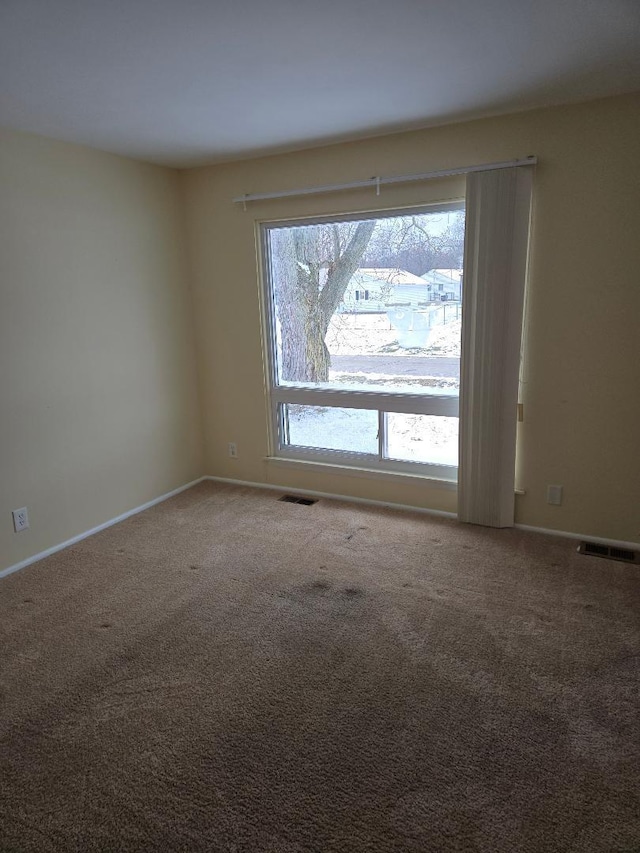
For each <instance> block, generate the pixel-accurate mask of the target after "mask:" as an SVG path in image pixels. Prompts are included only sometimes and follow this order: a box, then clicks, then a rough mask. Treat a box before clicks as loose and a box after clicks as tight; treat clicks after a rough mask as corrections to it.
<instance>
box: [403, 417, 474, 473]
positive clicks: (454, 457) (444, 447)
mask: <svg viewBox="0 0 640 853" xmlns="http://www.w3.org/2000/svg"><path fill="white" fill-rule="evenodd" d="M386 424H387V457H388V458H389V459H398V460H403V461H407V462H428V463H431V464H432V465H455V466H457V464H458V418H447V417H438V416H437V415H404V414H397V413H395V412H388V413H387V414H386Z"/></svg>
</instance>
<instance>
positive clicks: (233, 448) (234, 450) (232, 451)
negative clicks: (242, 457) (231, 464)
mask: <svg viewBox="0 0 640 853" xmlns="http://www.w3.org/2000/svg"><path fill="white" fill-rule="evenodd" d="M229 456H230V457H231V458H232V459H237V458H238V445H237V444H236V443H235V441H230V442H229Z"/></svg>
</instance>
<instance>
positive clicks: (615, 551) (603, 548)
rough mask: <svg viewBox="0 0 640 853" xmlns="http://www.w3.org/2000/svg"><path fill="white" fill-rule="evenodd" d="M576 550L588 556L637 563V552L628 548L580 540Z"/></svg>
mask: <svg viewBox="0 0 640 853" xmlns="http://www.w3.org/2000/svg"><path fill="white" fill-rule="evenodd" d="M578 551H579V553H580V554H586V555H587V556H588V557H605V558H606V559H607V560H620V561H622V562H623V563H637V562H638V554H637V552H636V551H631V550H629V549H628V548H617V547H615V546H611V547H609V545H601V544H600V543H599V542H581V543H580V545H579V547H578Z"/></svg>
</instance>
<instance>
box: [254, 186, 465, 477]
mask: <svg viewBox="0 0 640 853" xmlns="http://www.w3.org/2000/svg"><path fill="white" fill-rule="evenodd" d="M464 204H465V202H464V198H461V199H460V198H458V199H453V200H451V201H446V202H440V203H428V204H424V205H419V206H412V207H410V208H394V209H391V210H389V209H385V210H378V211H375V210H368V211H365V212H358V213H353V214H337V215H335V216H330V215H329V216H312V217H300V218H298V219H291V220H275V221H274V220H264V221H259V222H257V223H256V225H257V228H258V241H259V246H260V260H261V263H260V268H261V270H260V272H261V275H260V278H261V291H262V293H261V297H262V306H263V315H264V316H263V321H264V322H263V327H264V347H263V348H264V358H265V370H266V392H267V400H268V405H269V414H270V418H269V426H270V428H269V456H270V457H272V458H275V459H284V460H298V461H301V462H307V463H309V462H310V463H313V462H317V463H321V464H325V465H326V464H332V465H339V466H344V467H345V468H349V467H353V468H360V469H362V468H365V469H368V470H371V471H385V472H391V473H404V474H413V475H415V476H420V477H425V478H428V479H433V480H441V481H446V482H449V483H451V482H453V483H455V482H457V475H458V466H455V465H438V464H435V463H426V462H411V461H406V460H398V459H388V458H385V453H386V447H387V436H386V432H387V430H386V417H385V414H386V413H387V412H399V413H402V414H416V415H435V416H448V417H458V413H459V394H458V392H457V391H455V392H454V393H446V392H443V391H441V392H440V393H436V394H430V393H425V394H411V393H403V392H376V391H358V390H347V389H328V388H317V387H316V386H314V385H305V384H304V383H292V384H289V385H280V384H278V368H277V346H276V341H277V335H276V310H275V299H274V293H273V288H272V285H271V275H270V245H269V232H270V231H272V230H276V229H280V228H291V227H295V226H298V225H317V224H322V223H327V222H329V223H330V222H361V221H362V220H366V219H383V218H392V217H394V216H410V215H412V214H421V213H441V212H442V213H446V212H448V211H457V210H461V209H464ZM287 403H290V404H293V405H306V406H322V407H338V408H348V409H367V410H370V411H377V413H378V453H377V454H375V455H374V454H368V453H360V452H351V451H344V450H331V449H320V448H316V447H306V446H302V445H289V444H287V443H286V424H285V422H284V411H285V404H287Z"/></svg>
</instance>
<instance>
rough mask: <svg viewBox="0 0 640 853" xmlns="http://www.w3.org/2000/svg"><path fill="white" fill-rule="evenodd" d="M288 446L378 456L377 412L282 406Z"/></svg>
mask: <svg viewBox="0 0 640 853" xmlns="http://www.w3.org/2000/svg"><path fill="white" fill-rule="evenodd" d="M283 410H284V411H283V417H284V421H285V424H286V423H287V422H288V426H289V442H288V444H289V445H298V446H303V447H314V448H317V449H318V450H343V451H348V452H350V453H372V454H374V455H375V456H377V455H378V412H377V411H376V412H373V411H370V410H368V409H338V408H335V407H333V406H331V407H327V406H297V405H292V404H290V403H287V404H285V405H284V406H283Z"/></svg>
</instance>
